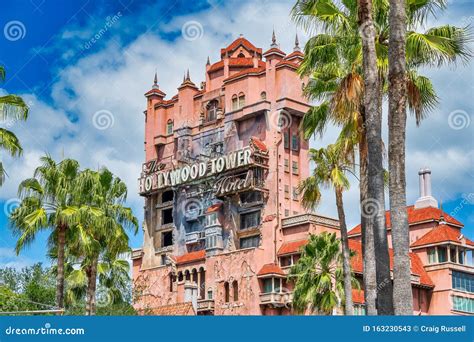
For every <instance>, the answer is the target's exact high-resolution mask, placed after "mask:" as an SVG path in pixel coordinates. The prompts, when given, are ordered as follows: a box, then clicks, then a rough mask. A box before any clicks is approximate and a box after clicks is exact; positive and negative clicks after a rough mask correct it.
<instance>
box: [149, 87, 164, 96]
mask: <svg viewBox="0 0 474 342" xmlns="http://www.w3.org/2000/svg"><path fill="white" fill-rule="evenodd" d="M151 95H158V96H161V97H165V95H166V94H165V93H163V92H162V91H161V90H160V89H157V88H155V89H151V90H149V91H147V92H146V93H145V96H151Z"/></svg>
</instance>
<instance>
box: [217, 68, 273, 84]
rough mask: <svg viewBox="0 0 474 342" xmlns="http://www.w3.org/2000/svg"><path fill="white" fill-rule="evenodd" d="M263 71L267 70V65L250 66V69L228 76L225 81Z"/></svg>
mask: <svg viewBox="0 0 474 342" xmlns="http://www.w3.org/2000/svg"><path fill="white" fill-rule="evenodd" d="M262 72H265V67H258V68H248V69H245V70H242V71H239V72H238V73H235V74H233V75H232V76H229V77H227V78H226V79H225V80H224V81H230V80H233V79H235V78H239V77H240V76H244V75H250V74H254V75H258V74H260V73H262Z"/></svg>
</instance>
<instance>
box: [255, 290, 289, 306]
mask: <svg viewBox="0 0 474 342" xmlns="http://www.w3.org/2000/svg"><path fill="white" fill-rule="evenodd" d="M292 301H293V293H291V292H278V291H273V292H268V293H260V305H271V306H273V307H284V306H288V305H290V304H291V302H292Z"/></svg>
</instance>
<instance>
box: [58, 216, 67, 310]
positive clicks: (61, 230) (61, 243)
mask: <svg viewBox="0 0 474 342" xmlns="http://www.w3.org/2000/svg"><path fill="white" fill-rule="evenodd" d="M65 245H66V226H65V225H62V224H61V225H59V226H58V274H57V276H56V303H57V305H58V309H63V308H64V262H65V259H64V249H65Z"/></svg>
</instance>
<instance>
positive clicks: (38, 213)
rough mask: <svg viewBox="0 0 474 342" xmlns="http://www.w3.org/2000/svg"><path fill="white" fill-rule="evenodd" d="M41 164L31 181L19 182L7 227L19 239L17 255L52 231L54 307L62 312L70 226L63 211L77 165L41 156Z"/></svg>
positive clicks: (65, 160)
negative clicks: (38, 236) (17, 201)
mask: <svg viewBox="0 0 474 342" xmlns="http://www.w3.org/2000/svg"><path fill="white" fill-rule="evenodd" d="M41 163H42V164H41V165H40V166H39V167H37V168H36V170H35V172H34V176H33V178H28V179H26V180H24V181H23V182H21V183H20V185H19V187H18V195H19V197H20V198H21V203H20V205H19V207H18V208H16V209H15V210H14V211H13V213H12V214H11V216H10V225H11V227H12V229H13V232H14V234H16V235H17V236H18V241H17V243H16V247H15V250H16V253H17V254H19V253H20V251H21V250H22V249H23V248H25V247H26V246H27V245H28V244H30V243H31V242H33V241H34V239H35V237H36V234H37V233H38V232H40V231H42V230H50V231H51V235H50V241H52V243H54V244H55V247H56V249H57V250H56V253H57V277H56V304H57V306H58V308H60V309H62V308H64V263H65V254H64V253H65V246H66V233H67V231H68V228H69V227H70V226H71V222H70V221H69V220H68V218H67V217H66V216H65V215H64V213H63V212H64V211H65V210H67V209H68V208H69V206H70V205H71V204H72V193H73V191H74V187H73V185H74V182H75V178H76V177H77V174H78V172H79V163H78V162H77V161H75V160H72V159H64V160H62V161H61V162H59V163H56V162H55V161H54V160H53V159H52V158H51V157H50V156H43V157H42V158H41Z"/></svg>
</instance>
